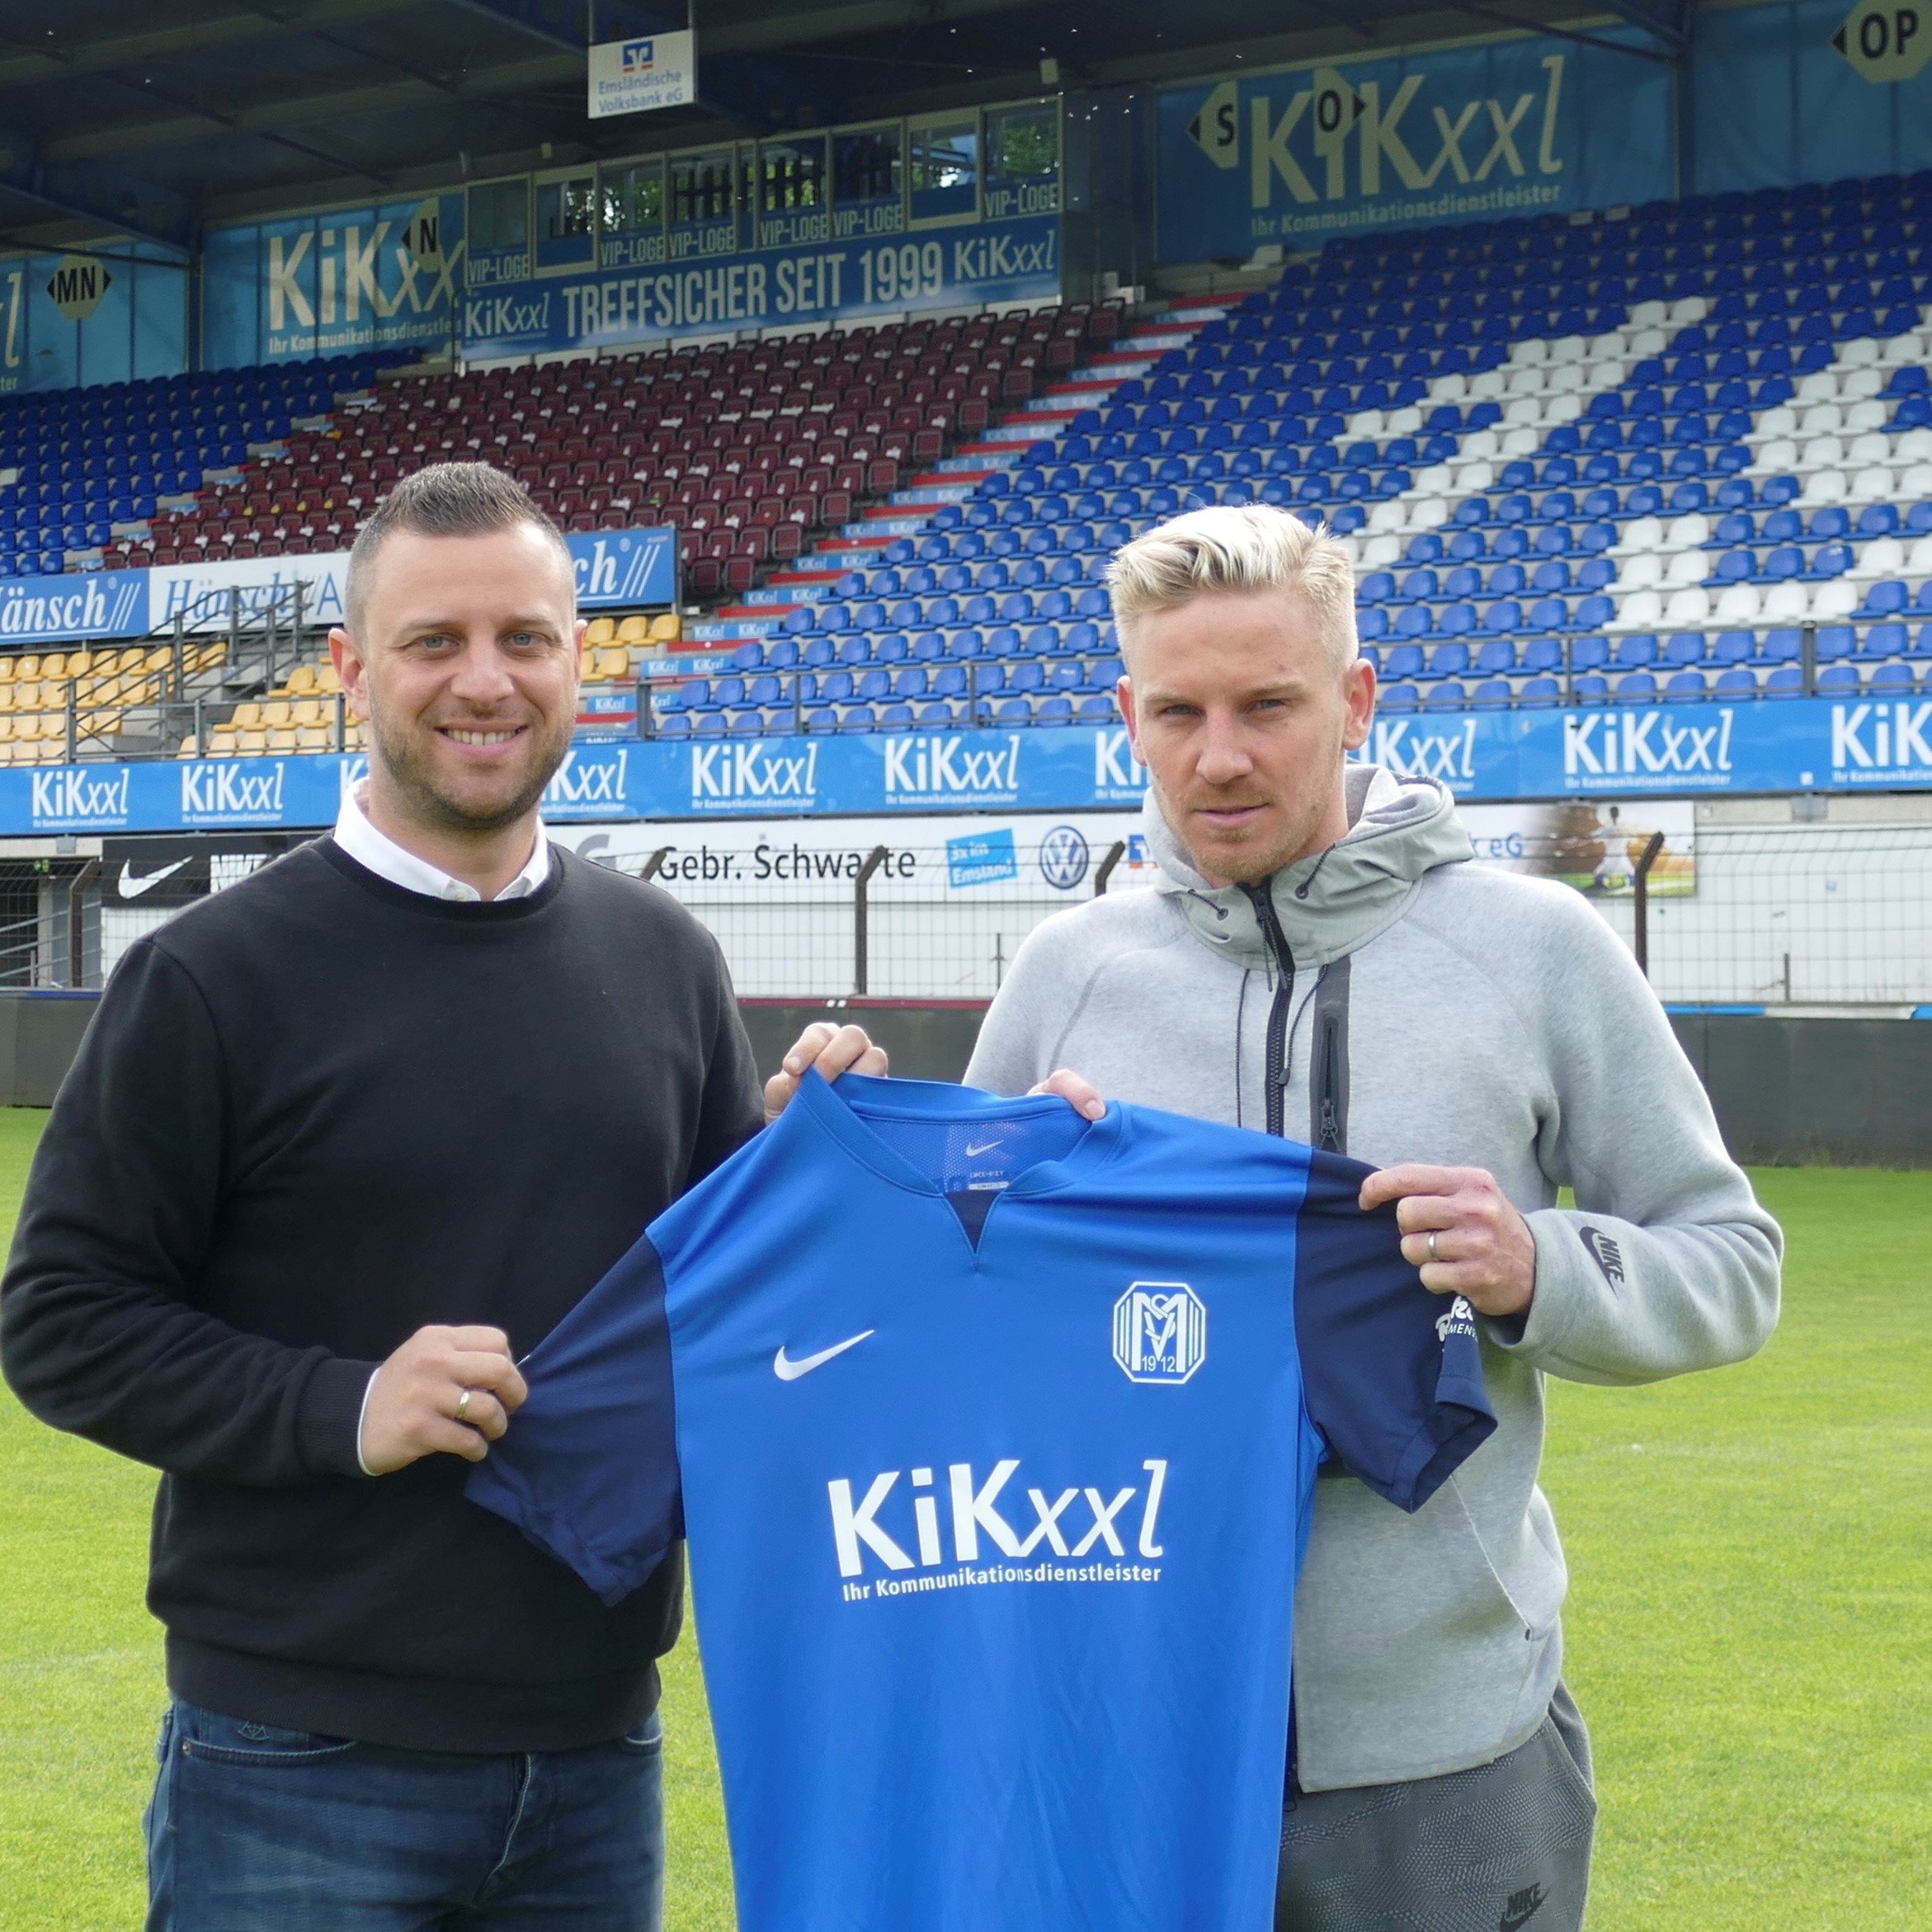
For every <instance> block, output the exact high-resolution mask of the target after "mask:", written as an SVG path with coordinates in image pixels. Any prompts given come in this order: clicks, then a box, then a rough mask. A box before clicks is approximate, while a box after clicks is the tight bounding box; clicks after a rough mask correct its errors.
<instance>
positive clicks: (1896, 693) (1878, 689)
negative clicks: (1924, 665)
mask: <svg viewBox="0 0 1932 1932" xmlns="http://www.w3.org/2000/svg"><path fill="white" fill-rule="evenodd" d="M1866 688H1867V689H1868V690H1869V691H1870V692H1871V693H1872V695H1873V696H1874V697H1901V696H1903V695H1905V694H1906V693H1907V692H1909V691H1912V690H1916V689H1917V681H1916V679H1915V678H1914V677H1913V676H1912V667H1911V665H1909V664H1900V663H1896V662H1894V663H1891V664H1880V665H1878V666H1876V667H1873V671H1872V675H1871V676H1870V678H1869V679H1868V681H1867V684H1866Z"/></svg>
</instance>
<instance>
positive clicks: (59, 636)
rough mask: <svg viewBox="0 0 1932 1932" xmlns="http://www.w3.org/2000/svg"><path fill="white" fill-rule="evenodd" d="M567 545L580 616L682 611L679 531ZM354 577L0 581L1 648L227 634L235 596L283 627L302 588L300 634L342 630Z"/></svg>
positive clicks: (330, 568)
mask: <svg viewBox="0 0 1932 1932" xmlns="http://www.w3.org/2000/svg"><path fill="white" fill-rule="evenodd" d="M564 542H565V543H567V544H568V545H569V546H570V555H571V559H572V561H573V563H574V564H575V566H576V569H577V607H578V608H579V609H580V610H635V609H639V608H645V607H649V606H655V605H664V604H671V603H675V602H676V601H677V533H676V531H675V530H671V529H668V528H662V527H661V528H656V529H652V530H590V531H572V532H571V533H569V534H568V535H566V537H565V538H564ZM348 568H349V554H348V552H347V551H346V550H330V551H327V552H323V553H319V554H312V555H309V556H306V557H255V558H246V559H242V560H231V559H229V558H223V559H221V560H220V561H219V562H216V563H165V564H161V565H159V566H158V567H157V568H153V569H152V570H94V571H70V572H68V573H66V574H64V575H63V576H59V577H4V578H0V646H5V645H12V644H78V643H87V642H88V641H89V640H90V639H105V638H137V637H144V636H146V635H147V634H148V632H150V631H154V630H163V629H167V627H169V626H170V625H172V624H173V622H174V620H175V618H176V616H177V614H178V615H181V616H182V617H184V618H185V619H186V622H187V628H188V629H191V630H196V631H220V630H225V629H227V628H228V623H229V593H230V592H231V591H232V592H233V593H234V594H235V595H236V596H237V597H238V609H239V613H240V615H241V618H242V620H243V622H244V623H246V622H247V621H248V620H250V619H251V618H252V617H255V616H257V615H259V614H260V613H262V611H264V610H271V609H272V610H276V611H277V612H278V613H279V614H280V617H281V618H282V619H284V620H285V619H286V617H287V616H288V615H289V602H288V596H289V591H290V587H291V586H293V585H295V584H298V583H299V584H300V585H301V586H302V587H303V591H302V620H303V623H304V624H307V625H315V624H325V625H326V624H339V623H340V622H341V621H342V584H343V579H344V577H346V574H347V572H348Z"/></svg>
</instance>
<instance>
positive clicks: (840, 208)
mask: <svg viewBox="0 0 1932 1932" xmlns="http://www.w3.org/2000/svg"><path fill="white" fill-rule="evenodd" d="M905 152H906V129H905V124H904V123H903V122H902V121H897V120H888V121H882V122H881V123H880V124H879V125H878V126H877V127H869V128H844V129H841V130H839V131H838V132H837V133H836V134H833V136H832V236H833V238H834V239H835V240H837V241H841V242H844V241H851V240H863V239H864V238H865V237H867V236H868V235H896V234H898V233H899V231H900V230H901V229H903V228H904V227H905V225H906V176H905V166H904V161H905Z"/></svg>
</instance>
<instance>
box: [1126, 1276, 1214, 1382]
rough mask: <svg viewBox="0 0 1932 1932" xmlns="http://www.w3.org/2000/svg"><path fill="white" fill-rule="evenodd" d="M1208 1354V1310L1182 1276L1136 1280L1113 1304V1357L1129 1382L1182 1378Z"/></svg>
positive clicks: (1165, 1380)
mask: <svg viewBox="0 0 1932 1932" xmlns="http://www.w3.org/2000/svg"><path fill="white" fill-rule="evenodd" d="M1206 1359H1208V1311H1207V1309H1206V1308H1205V1307H1204V1305H1203V1303H1202V1301H1201V1298H1200V1297H1199V1295H1198V1294H1196V1293H1195V1291H1194V1290H1193V1289H1191V1288H1190V1287H1189V1286H1188V1284H1186V1283H1185V1281H1137V1282H1135V1283H1134V1284H1133V1287H1131V1288H1130V1289H1128V1291H1127V1293H1125V1294H1124V1295H1122V1296H1121V1298H1119V1301H1117V1302H1116V1303H1114V1360H1115V1361H1116V1362H1118V1363H1119V1364H1120V1366H1121V1368H1122V1369H1123V1370H1124V1371H1125V1373H1126V1375H1127V1378H1128V1380H1129V1382H1185V1381H1186V1380H1187V1379H1188V1378H1189V1377H1190V1375H1192V1374H1194V1372H1195V1369H1198V1368H1199V1367H1200V1365H1201V1364H1202V1363H1203V1362H1204V1361H1205V1360H1206Z"/></svg>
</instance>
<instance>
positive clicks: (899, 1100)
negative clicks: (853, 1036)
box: [791, 1067, 1128, 1196]
mask: <svg viewBox="0 0 1932 1932" xmlns="http://www.w3.org/2000/svg"><path fill="white" fill-rule="evenodd" d="M1069 1104H1070V1103H1069V1102H1067V1101H1066V1100H1062V1099H1061V1098H1060V1097H1059V1096H1058V1095H1057V1094H1038V1095H1029V1096H1025V1098H1023V1099H1015V1100H1008V1099H1005V1098H1003V1097H1001V1096H1000V1095H998V1094H989V1093H984V1092H982V1091H980V1089H979V1088H978V1087H973V1086H950V1085H948V1084H947V1083H946V1082H945V1081H937V1080H874V1079H873V1078H871V1077H869V1076H868V1075H865V1074H863V1073H843V1074H841V1075H840V1076H839V1078H838V1080H837V1081H836V1084H834V1083H832V1082H830V1081H827V1080H826V1079H824V1077H822V1075H821V1074H820V1073H819V1072H818V1069H817V1068H816V1067H814V1068H813V1069H811V1070H810V1071H808V1072H807V1073H806V1075H805V1077H804V1078H803V1080H801V1081H799V1091H798V1092H797V1094H796V1095H795V1096H794V1098H793V1100H792V1103H791V1105H792V1108H793V1109H802V1110H803V1112H804V1114H805V1115H806V1117H807V1118H808V1119H810V1120H811V1121H813V1123H814V1124H816V1125H817V1126H818V1127H821V1128H822V1129H824V1130H825V1132H826V1133H829V1134H830V1135H831V1136H832V1138H833V1139H834V1140H836V1141H837V1142H838V1143H839V1144H840V1145H841V1147H844V1148H845V1150H846V1152H848V1153H849V1154H851V1156H852V1157H853V1158H854V1159H855V1160H857V1161H860V1162H863V1163H864V1164H865V1166H868V1167H869V1168H870V1169H871V1170H872V1171H873V1172H874V1173H875V1174H877V1175H879V1176H880V1177H881V1178H882V1179H884V1180H889V1181H890V1182H892V1184H893V1185H894V1186H895V1187H902V1188H905V1189H907V1190H909V1191H910V1192H912V1193H914V1194H924V1195H935V1196H936V1195H940V1194H941V1193H942V1192H943V1190H942V1189H941V1188H940V1185H939V1183H938V1182H937V1181H936V1180H934V1179H933V1177H932V1176H931V1175H930V1174H928V1173H926V1171H924V1170H923V1169H922V1168H920V1167H917V1166H914V1165H913V1164H912V1162H910V1161H908V1160H907V1158H906V1157H905V1156H904V1155H903V1154H902V1153H901V1152H899V1151H898V1148H897V1147H893V1145H892V1144H891V1143H889V1142H888V1141H887V1140H885V1139H884V1138H882V1137H881V1136H880V1135H879V1134H877V1133H874V1131H873V1129H872V1127H871V1125H870V1124H869V1123H870V1120H871V1119H888V1120H922V1121H928V1122H931V1121H939V1122H943V1123H945V1124H946V1125H948V1126H971V1125H972V1124H973V1123H974V1122H976V1121H986V1122H987V1123H988V1124H991V1123H992V1122H994V1121H998V1120H1012V1119H1022V1120H1024V1119H1036V1120H1037V1119H1044V1117H1046V1116H1047V1115H1048V1114H1051V1113H1052V1112H1053V1110H1054V1109H1056V1108H1058V1107H1064V1106H1067V1105H1069ZM860 1109H863V1110H864V1111H863V1113H861V1112H860V1111H859V1110H860ZM1127 1132H1128V1124H1127V1114H1126V1110H1125V1109H1124V1108H1123V1107H1122V1106H1121V1105H1119V1103H1118V1102H1114V1103H1113V1104H1111V1105H1109V1107H1108V1109H1107V1110H1106V1112H1105V1114H1102V1115H1101V1116H1100V1119H1098V1120H1095V1121H1092V1122H1090V1123H1089V1124H1088V1126H1087V1128H1086V1132H1085V1133H1082V1134H1081V1137H1080V1138H1079V1139H1078V1140H1077V1141H1076V1142H1075V1143H1074V1144H1073V1146H1072V1148H1071V1149H1070V1150H1069V1151H1068V1152H1067V1154H1066V1155H1065V1156H1064V1157H1063V1158H1062V1159H1060V1160H1058V1161H1040V1162H1036V1163H1035V1164H1034V1166H1030V1167H1028V1168H1026V1169H1025V1170H1024V1171H1022V1172H1020V1173H1019V1174H1017V1175H1015V1176H1014V1177H1013V1180H1011V1182H1010V1183H1009V1184H1008V1185H1007V1187H1006V1193H1007V1194H1009V1195H1043V1194H1050V1193H1052V1192H1053V1190H1055V1189H1056V1188H1062V1187H1066V1186H1068V1185H1071V1184H1072V1182H1074V1181H1075V1180H1078V1179H1079V1178H1080V1176H1081V1175H1083V1174H1086V1173H1088V1172H1090V1171H1091V1170H1093V1169H1094V1168H1096V1167H1097V1166H1100V1164H1101V1163H1102V1162H1105V1161H1110V1160H1111V1159H1112V1158H1113V1157H1114V1155H1115V1154H1116V1153H1117V1152H1119V1149H1120V1147H1121V1145H1122V1143H1124V1141H1125V1139H1126V1137H1127Z"/></svg>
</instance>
